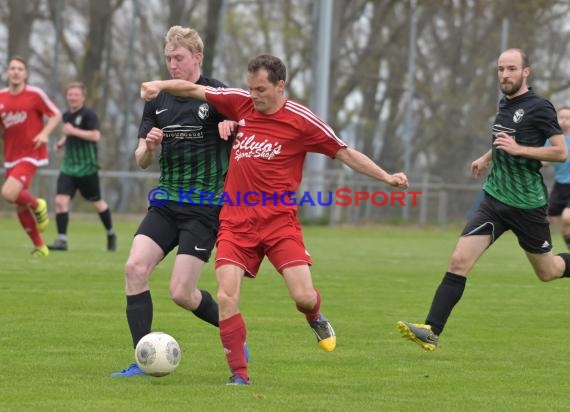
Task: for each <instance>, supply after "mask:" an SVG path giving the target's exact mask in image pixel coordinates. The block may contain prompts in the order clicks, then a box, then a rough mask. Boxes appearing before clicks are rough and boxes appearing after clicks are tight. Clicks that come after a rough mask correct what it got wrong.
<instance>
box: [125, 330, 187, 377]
mask: <svg viewBox="0 0 570 412" xmlns="http://www.w3.org/2000/svg"><path fill="white" fill-rule="evenodd" d="M181 356H182V353H181V352H180V346H179V345H178V342H176V339H174V338H173V337H172V336H170V335H168V334H166V333H163V332H151V333H149V334H148V335H145V336H143V337H142V339H141V340H139V342H138V343H137V347H136V348H135V359H136V361H137V365H139V368H141V369H142V370H143V371H144V372H145V373H146V374H148V375H151V376H165V375H168V374H169V373H170V372H172V371H173V370H174V369H176V367H177V366H178V364H179V363H180V357H181Z"/></svg>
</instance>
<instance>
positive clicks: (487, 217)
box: [397, 49, 570, 350]
mask: <svg viewBox="0 0 570 412" xmlns="http://www.w3.org/2000/svg"><path fill="white" fill-rule="evenodd" d="M529 75H530V66H529V62H528V57H527V56H526V54H525V53H524V52H523V51H522V50H520V49H508V50H506V51H504V52H503V53H501V55H500V56H499V61H498V76H499V82H500V88H501V91H502V93H503V94H504V97H503V98H502V99H501V101H500V102H499V110H498V112H497V115H496V118H495V122H494V125H493V127H492V132H491V137H492V149H491V150H489V151H488V152H487V153H485V154H484V155H483V156H481V157H480V158H479V159H477V160H475V161H474V162H473V163H472V164H471V172H472V174H473V176H474V177H478V176H480V175H481V174H482V173H483V172H484V171H485V170H486V169H487V168H488V167H489V166H492V167H491V170H490V172H489V174H488V176H487V179H486V181H485V184H484V185H483V191H484V192H485V197H484V199H483V201H482V202H481V204H480V206H479V208H478V209H477V211H476V212H475V214H474V215H473V217H472V218H471V219H470V220H469V221H468V222H467V224H466V226H465V228H464V229H463V232H462V234H461V237H460V238H459V241H458V242H457V245H456V246H455V250H454V252H453V254H452V256H451V260H450V263H449V266H448V269H447V272H446V273H445V275H444V277H443V280H442V282H441V284H440V285H439V287H438V288H437V290H436V292H435V296H434V298H433V302H432V305H431V308H430V311H429V314H428V315H427V318H426V321H425V324H417V323H409V322H405V321H399V322H398V324H397V326H398V329H399V330H400V333H401V334H402V335H403V336H404V337H406V338H408V339H410V340H412V341H414V342H416V343H417V344H419V345H420V346H421V347H422V348H424V349H426V350H435V348H436V347H437V344H438V342H439V335H440V334H441V332H442V331H443V329H444V327H445V324H446V322H447V319H448V317H449V315H450V314H451V311H452V310H453V307H454V306H455V304H456V303H457V302H459V300H460V299H461V296H462V294H463V290H464V289H465V283H466V280H467V275H468V273H469V272H470V270H471V269H472V268H473V266H474V265H475V262H476V261H477V259H479V257H480V256H481V255H482V254H483V253H484V252H485V250H487V248H488V247H489V246H490V245H491V244H492V243H493V242H494V241H495V240H497V239H498V238H499V236H501V235H502V234H503V233H504V232H505V231H507V230H512V231H513V233H514V234H515V236H516V237H517V239H518V243H519V245H520V247H521V248H522V249H523V250H524V251H525V252H526V256H527V258H528V260H529V262H530V264H531V265H532V267H533V269H534V272H535V274H536V275H537V276H538V278H539V279H540V280H542V281H544V282H548V281H551V280H555V279H560V278H561V277H570V254H569V253H561V254H559V255H554V254H553V253H552V242H551V236H550V228H549V226H548V221H547V217H546V207H547V206H546V205H547V192H546V187H545V185H544V182H543V179H542V175H541V173H540V168H541V167H542V164H541V161H547V162H564V161H565V160H566V158H567V155H568V150H567V147H566V142H565V140H564V135H563V134H562V130H561V129H560V125H559V124H558V120H557V116H556V110H555V109H554V106H553V105H552V104H551V103H550V102H549V101H548V100H546V99H543V98H541V97H539V96H537V95H536V94H535V93H534V91H533V90H532V89H531V88H530V87H528V85H527V79H528V76H529ZM547 140H549V142H550V145H549V146H546V147H545V145H544V144H545V142H546V141H547Z"/></svg>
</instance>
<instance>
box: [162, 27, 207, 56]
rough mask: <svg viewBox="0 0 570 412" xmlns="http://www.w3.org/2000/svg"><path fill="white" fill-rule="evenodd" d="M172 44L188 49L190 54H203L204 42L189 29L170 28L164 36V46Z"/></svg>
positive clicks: (196, 33)
mask: <svg viewBox="0 0 570 412" xmlns="http://www.w3.org/2000/svg"><path fill="white" fill-rule="evenodd" d="M168 43H174V44H177V45H179V46H182V47H184V48H186V49H188V50H189V51H190V52H191V53H192V54H196V53H204V42H203V41H202V39H201V38H200V35H199V34H198V32H197V31H196V30H194V29H191V28H189V27H182V26H172V27H171V28H170V29H168V32H167V33H166V36H164V45H165V46H166V44H168Z"/></svg>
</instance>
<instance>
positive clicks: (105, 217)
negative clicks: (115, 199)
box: [99, 208, 113, 234]
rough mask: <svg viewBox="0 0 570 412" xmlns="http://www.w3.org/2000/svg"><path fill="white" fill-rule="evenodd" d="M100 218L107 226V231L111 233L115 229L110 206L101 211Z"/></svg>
mask: <svg viewBox="0 0 570 412" xmlns="http://www.w3.org/2000/svg"><path fill="white" fill-rule="evenodd" d="M99 219H101V222H102V223H103V226H105V229H107V232H108V233H109V234H111V233H112V229H113V222H112V221H111V211H110V210H109V208H107V209H106V210H103V211H102V212H101V213H99Z"/></svg>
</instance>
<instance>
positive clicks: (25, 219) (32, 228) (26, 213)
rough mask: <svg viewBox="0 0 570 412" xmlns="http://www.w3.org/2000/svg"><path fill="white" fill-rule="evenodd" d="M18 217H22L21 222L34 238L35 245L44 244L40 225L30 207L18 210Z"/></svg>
mask: <svg viewBox="0 0 570 412" xmlns="http://www.w3.org/2000/svg"><path fill="white" fill-rule="evenodd" d="M18 219H20V224H21V225H22V227H23V228H24V230H25V231H26V233H27V234H28V236H29V237H30V239H32V242H33V243H34V246H37V247H38V246H43V244H44V241H43V240H42V236H41V235H40V231H39V230H38V225H37V224H36V217H35V216H34V214H33V213H32V211H31V210H30V209H27V208H26V209H24V210H19V211H18Z"/></svg>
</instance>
